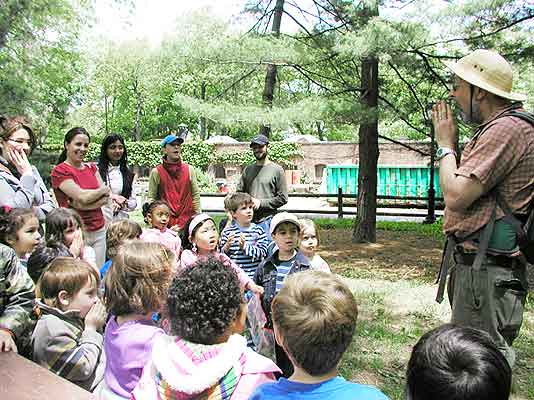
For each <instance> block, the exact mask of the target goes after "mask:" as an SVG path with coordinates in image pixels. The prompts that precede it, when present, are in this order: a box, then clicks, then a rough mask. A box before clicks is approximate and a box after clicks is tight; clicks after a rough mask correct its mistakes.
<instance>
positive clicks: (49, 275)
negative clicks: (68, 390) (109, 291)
mask: <svg viewBox="0 0 534 400" xmlns="http://www.w3.org/2000/svg"><path fill="white" fill-rule="evenodd" d="M99 283H100V277H99V276H98V273H97V272H96V270H95V269H94V268H93V267H91V266H90V265H89V264H88V263H86V262H85V261H83V260H77V259H75V258H72V257H58V258H56V259H55V260H54V261H52V262H51V263H50V265H49V266H48V267H47V268H46V269H45V270H44V272H43V273H42V275H41V278H40V279H39V282H38V284H37V290H36V295H37V297H38V300H37V301H36V303H37V306H38V308H39V313H40V317H39V320H38V321H37V325H36V326H35V330H34V331H33V335H32V345H33V346H32V347H33V360H34V361H35V362H36V363H38V364H39V365H41V366H43V367H45V368H47V369H48V370H50V371H51V372H53V373H55V374H57V375H59V376H61V377H63V378H65V379H67V380H69V381H71V382H72V383H75V384H77V385H78V386H80V387H82V388H84V389H86V390H93V389H94V388H95V387H96V385H97V384H98V383H99V382H100V381H101V380H102V377H103V373H104V354H103V351H102V342H103V338H102V335H101V334H100V333H99V332H98V331H99V330H101V329H102V327H103V326H104V323H105V322H106V310H105V308H104V305H103V304H102V303H101V302H100V300H99V298H98V296H97V292H98V285H99Z"/></svg>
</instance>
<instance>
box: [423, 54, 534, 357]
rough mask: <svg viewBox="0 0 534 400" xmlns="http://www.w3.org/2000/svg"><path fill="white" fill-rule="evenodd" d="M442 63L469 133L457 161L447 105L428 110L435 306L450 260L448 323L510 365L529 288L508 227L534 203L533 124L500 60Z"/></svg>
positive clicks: (478, 58) (473, 56) (522, 259)
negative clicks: (482, 339) (434, 204)
mask: <svg viewBox="0 0 534 400" xmlns="http://www.w3.org/2000/svg"><path fill="white" fill-rule="evenodd" d="M445 65H446V66H447V67H448V68H449V69H450V70H451V71H452V72H453V73H454V77H453V79H454V83H453V86H452V89H451V91H450V95H449V97H450V98H451V99H453V100H454V101H455V102H456V104H457V105H458V107H459V109H460V110H461V117H462V119H463V120H464V121H465V122H467V123H470V124H474V125H476V128H475V133H474V135H473V137H472V139H471V140H470V141H469V142H468V143H467V144H466V146H465V148H464V150H463V152H462V157H461V160H460V161H459V155H458V154H457V153H456V150H455V148H456V142H457V135H458V130H457V126H456V122H455V119H454V115H453V112H452V110H451V107H450V106H449V105H448V104H447V103H446V102H444V101H441V102H438V103H437V104H435V105H434V107H433V109H432V122H433V124H434V128H435V132H436V138H437V143H438V146H439V149H438V151H437V153H436V158H437V160H439V168H440V171H439V175H440V185H441V188H442V191H443V195H444V198H445V206H446V207H445V218H444V224H443V229H444V232H445V233H446V234H447V237H448V240H447V246H446V248H445V251H444V255H443V261H442V268H441V271H440V276H439V278H438V279H439V282H440V285H439V289H438V296H437V299H436V300H437V301H439V302H441V300H442V299H443V291H444V287H445V280H446V278H447V269H448V266H449V262H451V263H452V264H453V265H454V267H452V268H451V275H450V279H449V287H448V294H449V300H450V302H451V307H452V322H453V323H455V324H458V325H463V326H470V327H474V328H478V329H481V330H484V331H486V332H488V333H489V334H490V336H491V337H492V338H493V340H494V341H495V343H496V344H497V346H498V347H499V349H500V350H501V351H502V352H503V354H504V355H505V357H506V358H507V360H508V362H509V363H510V365H513V364H514V361H515V354H514V352H513V350H512V348H511V345H512V342H513V340H514V339H515V338H516V337H517V335H518V333H519V329H520V327H521V324H522V319H523V305H524V303H525V298H526V293H527V286H528V284H527V277H526V262H525V257H524V255H523V254H522V252H521V251H520V249H519V246H518V243H517V235H516V229H517V227H515V226H514V221H515V222H517V221H518V220H519V221H520V222H525V219H527V218H528V215H529V212H530V209H531V207H530V206H531V203H532V199H533V197H534V126H533V125H532V124H531V123H530V122H529V121H528V117H529V115H530V114H528V113H525V112H524V111H523V110H522V108H521V107H522V105H521V101H524V100H526V96H525V95H522V94H519V93H514V92H512V75H513V73H512V68H511V66H510V64H508V62H507V61H506V60H505V59H504V58H503V57H501V56H500V55H499V54H497V53H495V52H493V51H489V50H476V51H474V52H472V53H471V54H469V55H467V56H465V57H463V58H461V59H460V60H459V61H458V62H446V63H445ZM458 161H459V162H458ZM519 228H521V225H519ZM453 260H454V262H452V261H453Z"/></svg>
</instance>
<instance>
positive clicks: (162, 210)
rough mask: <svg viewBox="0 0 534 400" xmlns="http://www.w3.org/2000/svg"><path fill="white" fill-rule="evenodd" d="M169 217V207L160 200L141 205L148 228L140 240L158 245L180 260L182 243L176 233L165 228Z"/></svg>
mask: <svg viewBox="0 0 534 400" xmlns="http://www.w3.org/2000/svg"><path fill="white" fill-rule="evenodd" d="M170 216H171V209H170V208H169V205H168V204H167V203H165V202H164V201H161V200H155V201H153V202H151V203H145V204H143V217H145V222H146V223H147V225H148V228H147V229H145V230H144V231H143V234H142V235H141V240H143V241H144V242H152V243H159V244H161V245H163V246H165V247H167V248H168V249H169V250H171V251H173V252H174V255H175V256H176V259H177V260H178V259H179V258H180V252H181V250H182V241H181V240H180V236H179V235H178V233H177V232H176V231H175V230H173V229H169V228H168V227H167V224H168V223H169V220H170Z"/></svg>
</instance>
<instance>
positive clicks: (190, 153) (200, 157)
mask: <svg viewBox="0 0 534 400" xmlns="http://www.w3.org/2000/svg"><path fill="white" fill-rule="evenodd" d="M100 146H101V145H100V143H96V142H91V144H90V145H89V153H88V154H87V160H91V161H96V160H97V159H98V157H99V155H100ZM62 148H63V145H62V144H59V143H51V144H46V145H44V146H43V147H42V150H43V151H44V152H46V153H55V154H58V155H59V153H61V150H62ZM126 149H127V150H128V163H129V164H130V165H137V166H140V167H155V166H156V165H158V164H159V163H160V162H161V147H160V142H159V141H157V142H156V141H149V142H126ZM213 155H214V146H213V145H211V144H207V143H205V142H203V141H195V142H187V143H184V144H183V145H182V157H183V160H184V161H185V162H186V163H188V164H190V165H193V166H194V167H197V168H199V169H201V170H206V169H207V168H208V165H209V164H210V163H212V162H213Z"/></svg>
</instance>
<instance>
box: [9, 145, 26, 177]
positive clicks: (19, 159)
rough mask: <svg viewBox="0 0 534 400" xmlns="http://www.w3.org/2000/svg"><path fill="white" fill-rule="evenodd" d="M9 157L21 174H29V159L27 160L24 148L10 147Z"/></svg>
mask: <svg viewBox="0 0 534 400" xmlns="http://www.w3.org/2000/svg"><path fill="white" fill-rule="evenodd" d="M9 157H10V158H11V162H12V163H13V165H14V166H15V168H16V169H17V171H18V172H19V174H21V175H31V174H32V166H31V164H30V161H28V156H27V155H26V152H25V151H24V150H18V149H11V150H10V151H9Z"/></svg>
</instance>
